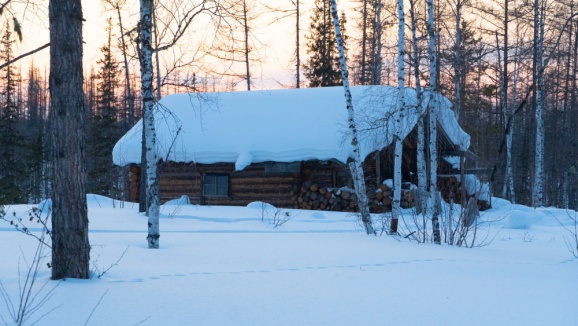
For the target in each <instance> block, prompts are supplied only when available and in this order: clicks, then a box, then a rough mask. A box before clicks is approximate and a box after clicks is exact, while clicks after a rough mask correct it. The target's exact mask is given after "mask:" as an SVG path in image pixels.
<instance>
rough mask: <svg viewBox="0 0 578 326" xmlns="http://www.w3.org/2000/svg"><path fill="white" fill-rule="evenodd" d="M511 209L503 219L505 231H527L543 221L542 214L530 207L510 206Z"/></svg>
mask: <svg viewBox="0 0 578 326" xmlns="http://www.w3.org/2000/svg"><path fill="white" fill-rule="evenodd" d="M512 209H513V210H512V211H511V212H510V213H509V214H508V216H506V218H505V219H504V224H503V227H504V228H506V229H529V228H530V227H532V226H533V225H535V224H537V223H538V222H540V221H541V220H542V219H543V215H542V213H541V212H539V211H537V210H535V209H533V208H531V207H527V206H522V205H512Z"/></svg>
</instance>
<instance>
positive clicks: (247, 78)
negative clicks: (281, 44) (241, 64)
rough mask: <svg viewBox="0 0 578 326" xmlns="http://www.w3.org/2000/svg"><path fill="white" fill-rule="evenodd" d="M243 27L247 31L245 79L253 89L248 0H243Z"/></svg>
mask: <svg viewBox="0 0 578 326" xmlns="http://www.w3.org/2000/svg"><path fill="white" fill-rule="evenodd" d="M243 29H244V31H245V70H246V72H245V79H246V80H247V90H248V91H250V90H251V71H250V70H249V69H250V65H249V23H248V22H247V0H243Z"/></svg>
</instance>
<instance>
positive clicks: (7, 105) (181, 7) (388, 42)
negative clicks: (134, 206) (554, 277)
mask: <svg viewBox="0 0 578 326" xmlns="http://www.w3.org/2000/svg"><path fill="white" fill-rule="evenodd" d="M435 2H436V15H435V23H436V26H437V28H436V35H437V40H438V42H437V45H436V51H437V56H436V58H437V59H436V60H437V61H438V64H437V67H438V68H437V69H438V73H439V78H438V83H439V84H438V85H437V86H438V89H439V90H440V91H441V92H442V93H443V94H444V95H445V96H446V97H448V98H449V99H450V100H451V101H452V102H453V103H454V105H455V112H456V116H457V117H458V118H459V121H460V124H461V125H462V126H463V128H464V129H465V130H466V131H467V132H468V133H469V134H470V135H471V136H472V146H471V148H470V150H471V151H472V152H473V153H475V154H476V155H477V156H478V157H479V160H480V162H482V163H483V164H484V165H485V166H487V167H488V172H487V173H486V175H485V178H487V179H488V180H487V181H491V185H492V190H493V193H494V195H498V196H501V197H503V198H506V199H509V200H511V201H513V202H517V203H523V204H530V205H531V204H536V203H535V202H533V198H532V193H533V192H534V191H535V189H534V171H535V166H536V163H535V162H536V160H535V159H534V158H535V157H536V153H537V151H536V139H537V138H538V137H537V133H538V131H539V128H538V127H537V123H536V121H537V114H538V112H539V111H541V110H537V107H538V106H537V105H536V104H537V101H536V98H537V94H536V91H535V90H536V86H535V85H536V84H537V83H538V80H539V78H538V74H539V72H540V69H538V68H537V67H538V61H539V62H540V63H544V65H545V68H544V69H543V71H542V73H543V74H542V76H543V82H542V83H543V94H544V98H543V103H544V105H543V116H542V117H543V121H544V128H543V130H544V134H543V135H544V152H543V155H544V160H543V168H544V174H543V181H544V187H543V189H542V190H541V192H542V202H541V203H539V204H540V205H552V206H558V207H564V208H566V207H568V208H573V209H576V208H578V178H577V173H578V171H577V165H578V155H577V154H578V153H577V151H578V133H577V132H576V130H577V128H576V127H577V125H578V112H577V110H578V103H577V100H578V99H577V95H578V94H577V92H578V90H577V87H576V77H577V75H578V37H577V35H578V34H577V32H578V21H577V20H576V19H571V18H573V17H574V15H575V14H576V12H577V11H578V10H577V9H578V8H577V7H578V5H577V4H576V1H575V0H548V1H546V0H539V1H538V0H536V1H527V0H510V1H508V0H501V1H476V0H471V1H468V0H465V1H464V0H437V1H435ZM215 3H218V4H219V6H220V9H221V10H218V11H217V10H213V9H214V7H211V6H213V5H214V4H215ZM405 4H406V5H405V8H406V9H405V10H406V21H405V22H406V26H408V27H409V28H406V37H405V39H406V42H407V43H408V45H407V46H406V48H407V49H412V48H413V43H415V45H416V47H415V48H416V49H417V52H413V51H407V52H406V53H405V55H404V58H405V66H406V70H407V71H408V73H407V76H408V77H407V78H406V84H407V86H408V87H413V86H415V78H414V77H413V76H414V75H415V74H414V72H415V71H416V70H417V71H418V73H419V74H418V75H419V76H421V77H420V80H421V82H420V83H421V86H424V87H428V86H429V85H428V83H427V80H428V78H427V74H428V69H429V57H428V52H427V50H428V34H427V29H426V21H427V13H426V1H417V0H408V1H405ZM0 6H2V8H3V13H2V16H1V17H2V19H3V22H2V24H3V25H2V37H1V41H0V64H4V63H6V62H9V61H10V60H12V59H14V58H15V57H17V56H19V55H20V54H22V53H25V52H27V51H30V50H33V49H35V48H37V47H39V46H42V45H43V44H45V43H47V42H48V41H47V40H48V27H47V22H46V21H47V18H46V16H47V3H46V2H45V1H0ZM83 6H84V8H83V9H84V13H85V19H86V22H85V25H84V39H85V43H86V44H85V48H84V60H85V69H86V71H85V86H84V89H85V108H86V112H87V120H86V121H87V124H86V132H87V135H88V143H87V146H88V151H87V153H89V155H88V157H87V161H88V162H87V165H88V172H89V176H88V181H89V182H88V184H87V191H88V192H90V193H97V194H102V195H106V196H111V197H118V198H126V197H125V196H126V193H125V192H126V185H125V182H124V181H125V180H124V179H126V178H124V177H125V176H126V171H125V170H123V169H122V168H118V167H114V166H113V165H112V161H111V157H110V155H111V149H112V146H113V145H114V143H115V142H116V141H117V140H118V138H120V136H121V135H122V134H123V133H124V132H125V131H126V130H128V128H130V127H131V126H132V125H133V124H134V123H135V122H136V121H137V120H138V119H139V118H140V117H142V104H141V100H140V96H139V95H140V93H139V92H140V91H139V89H138V86H139V82H138V80H139V64H138V57H137V51H136V44H137V42H136V40H137V37H138V35H137V30H136V26H137V23H138V20H139V14H138V2H136V1H132V0H106V1H100V2H99V1H84V2H83ZM396 6H397V1H394V0H358V1H341V2H340V12H342V14H341V17H342V18H345V19H344V20H345V21H346V22H345V23H344V27H345V28H344V29H345V35H346V37H347V38H346V45H347V56H348V64H349V69H350V71H351V76H352V84H354V85H370V84H383V85H394V84H395V83H396V82H397V79H396V71H397V40H398V37H397V21H398V17H397V11H396V9H397V7H396ZM326 8H328V1H324V0H310V1H304V0H302V1H298V2H295V0H293V1H291V0H286V1H274V2H269V1H261V2H260V1H257V0H244V1H232V0H231V1H228V0H223V1H200V0H198V1H179V2H176V1H157V2H156V9H155V19H154V21H156V26H155V31H156V32H155V34H154V35H155V36H153V39H154V40H153V41H154V42H155V47H156V48H158V49H164V50H162V51H157V52H155V55H154V56H153V59H154V67H155V79H154V82H155V84H154V86H155V96H156V99H157V100H158V99H159V98H160V97H162V96H164V95H167V94H171V93H175V92H195V91H232V90H247V89H265V88H291V87H317V86H330V85H338V84H339V83H340V80H339V77H336V79H332V78H330V77H328V76H338V75H339V67H338V64H337V61H338V60H337V59H336V56H337V51H336V48H335V46H334V44H333V43H331V42H332V41H331V40H333V39H334V34H333V33H334V32H333V28H332V26H331V23H332V22H331V19H330V17H329V15H327V16H326V12H327V11H326V10H327V9H326ZM536 8H537V10H536ZM225 9H226V10H225ZM326 18H327V19H326ZM537 24H538V25H537ZM185 25H186V27H187V28H186V29H185V28H183V27H185ZM413 26H415V28H414V30H415V35H416V37H415V38H414V37H412V36H413V35H412V27H413ZM535 27H537V28H535ZM535 31H537V33H538V35H536V33H535ZM181 32H182V33H181ZM20 36H21V37H22V40H19V38H20ZM536 36H538V39H540V37H541V41H538V42H537V41H536V40H537V38H536ZM320 41H321V42H320ZM320 44H321V46H320ZM43 51H46V50H43ZM416 53H417V55H416ZM540 56H542V57H543V60H538V58H539V57H540ZM416 62H417V65H416ZM47 65H48V63H47V55H46V53H45V52H37V53H36V54H34V55H33V56H29V57H27V58H25V59H23V60H20V61H17V62H16V63H14V64H12V65H8V66H5V67H3V69H1V70H0V134H1V135H2V137H0V188H1V189H3V191H2V193H0V204H14V203H27V202H38V201H39V200H40V199H41V198H46V197H49V196H50V182H49V180H50V178H49V175H48V174H49V172H48V171H49V170H50V169H49V168H48V166H49V164H50V162H49V159H48V155H47V153H48V151H49V150H50V143H49V141H48V138H47V137H45V135H46V134H48V132H47V129H48V128H50V126H49V125H48V124H47V123H46V122H47V112H48V105H49V102H50V101H49V98H48V86H47V71H48V68H47ZM335 72H337V73H335ZM508 153H509V154H508Z"/></svg>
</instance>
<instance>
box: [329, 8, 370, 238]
mask: <svg viewBox="0 0 578 326" xmlns="http://www.w3.org/2000/svg"><path fill="white" fill-rule="evenodd" d="M330 1H331V16H332V17H333V26H334V28H335V36H336V38H337V46H338V50H339V59H340V60H339V63H340V67H341V76H342V78H343V88H344V92H345V103H346V106H347V114H348V123H349V130H350V131H351V145H353V157H352V159H353V160H352V161H351V162H350V163H349V169H350V170H351V175H352V177H353V182H354V185H355V193H356V194H357V207H358V209H359V213H360V214H361V222H362V223H363V226H364V227H365V232H366V233H367V234H375V230H374V229H373V225H372V222H371V215H370V214H369V200H368V198H367V191H366V190H365V177H364V175H363V161H362V160H361V155H360V152H359V151H360V150H359V141H358V138H357V127H356V125H355V114H354V113H355V111H354V110H353V100H352V98H351V91H350V89H349V74H348V72H347V63H346V60H345V50H344V46H343V37H342V35H341V28H340V24H339V17H338V15H337V4H336V3H335V0H330Z"/></svg>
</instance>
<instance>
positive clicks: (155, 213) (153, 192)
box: [139, 0, 160, 249]
mask: <svg viewBox="0 0 578 326" xmlns="http://www.w3.org/2000/svg"><path fill="white" fill-rule="evenodd" d="M152 10H153V3H152V0H140V24H139V50H140V54H139V59H140V69H141V95H142V101H143V112H144V119H143V128H144V134H145V137H144V138H145V147H146V173H147V174H146V175H147V190H146V193H147V203H148V205H149V207H148V236H147V240H148V246H149V248H155V249H156V248H159V237H160V234H159V233H160V232H159V206H160V203H159V193H158V184H157V182H156V179H157V153H156V133H155V118H154V112H153V109H154V96H153V65H152V54H153V51H152V44H151V42H152V37H151V34H152V33H151V31H152V19H151V18H152Z"/></svg>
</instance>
